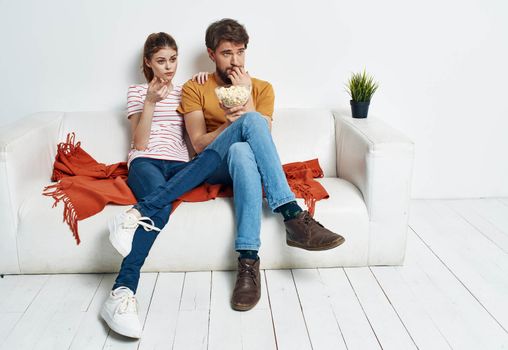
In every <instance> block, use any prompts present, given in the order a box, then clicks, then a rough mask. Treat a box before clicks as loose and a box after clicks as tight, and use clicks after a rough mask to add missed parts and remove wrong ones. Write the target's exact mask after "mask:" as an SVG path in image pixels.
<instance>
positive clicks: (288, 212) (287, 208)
mask: <svg viewBox="0 0 508 350" xmlns="http://www.w3.org/2000/svg"><path fill="white" fill-rule="evenodd" d="M275 211H276V212H279V213H281V214H282V216H283V217H284V221H288V220H291V219H294V218H296V216H297V215H298V214H300V213H301V212H302V211H303V210H302V208H300V206H299V205H298V204H296V201H292V202H289V203H286V204H282V205H281V206H280V207H278V208H276V209H275Z"/></svg>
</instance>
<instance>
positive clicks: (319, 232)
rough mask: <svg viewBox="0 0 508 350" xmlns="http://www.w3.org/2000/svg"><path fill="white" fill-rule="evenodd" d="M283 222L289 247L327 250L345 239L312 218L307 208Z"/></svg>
mask: <svg viewBox="0 0 508 350" xmlns="http://www.w3.org/2000/svg"><path fill="white" fill-rule="evenodd" d="M284 224H285V225H286V242H287V244H288V245H289V246H291V247H297V248H302V249H306V250H327V249H332V248H335V247H337V246H339V245H341V244H342V243H344V241H345V239H344V237H342V236H341V235H338V234H336V233H333V232H332V231H330V230H328V229H327V228H325V227H324V226H323V225H321V224H320V223H319V222H317V221H316V220H314V219H313V218H312V216H311V215H310V214H309V212H308V211H307V210H305V211H303V212H301V213H300V214H298V215H297V216H296V218H294V219H291V220H288V221H286V222H284Z"/></svg>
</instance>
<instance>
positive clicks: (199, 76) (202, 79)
mask: <svg viewBox="0 0 508 350" xmlns="http://www.w3.org/2000/svg"><path fill="white" fill-rule="evenodd" d="M208 74H210V73H208V72H199V73H196V74H194V75H193V76H192V81H195V82H197V83H198V84H200V85H204V84H205V83H206V81H207V80H208Z"/></svg>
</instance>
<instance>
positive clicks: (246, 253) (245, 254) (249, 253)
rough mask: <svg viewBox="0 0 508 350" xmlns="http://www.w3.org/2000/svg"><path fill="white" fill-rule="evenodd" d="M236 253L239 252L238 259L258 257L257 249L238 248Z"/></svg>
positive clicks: (255, 258) (254, 258)
mask: <svg viewBox="0 0 508 350" xmlns="http://www.w3.org/2000/svg"><path fill="white" fill-rule="evenodd" d="M238 253H240V259H252V260H257V259H259V257H258V251H257V250H239V251H238Z"/></svg>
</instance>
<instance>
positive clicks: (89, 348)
mask: <svg viewBox="0 0 508 350" xmlns="http://www.w3.org/2000/svg"><path fill="white" fill-rule="evenodd" d="M101 276H102V279H101V282H100V284H99V287H98V288H97V291H96V292H95V294H94V296H93V299H92V302H91V304H90V306H89V307H88V310H87V311H86V313H85V315H84V317H83V319H82V320H81V323H80V325H79V328H78V330H77V331H76V333H75V335H74V339H73V340H72V342H71V345H70V349H72V350H93V349H102V346H103V344H104V342H105V341H106V339H107V337H108V334H109V327H108V325H107V324H106V322H104V321H103V320H102V319H101V317H100V315H99V312H100V309H101V307H102V304H103V303H104V301H105V300H106V298H107V297H108V294H109V293H110V291H111V288H112V287H113V284H114V281H115V278H116V274H106V275H101Z"/></svg>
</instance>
